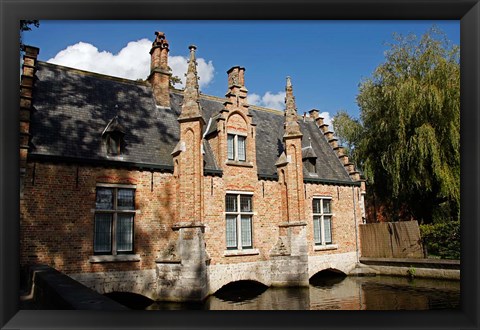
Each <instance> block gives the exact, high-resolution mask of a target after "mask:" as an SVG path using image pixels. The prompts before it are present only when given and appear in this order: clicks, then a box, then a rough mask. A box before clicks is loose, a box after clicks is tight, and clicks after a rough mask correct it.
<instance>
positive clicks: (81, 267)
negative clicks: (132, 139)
mask: <svg viewBox="0 0 480 330" xmlns="http://www.w3.org/2000/svg"><path fill="white" fill-rule="evenodd" d="M97 183H115V184H131V185H136V193H135V197H136V198H135V209H137V210H140V212H139V213H137V214H136V215H135V220H134V221H135V228H134V235H135V237H134V249H135V253H137V254H139V255H140V258H141V260H140V261H139V262H122V263H90V262H89V261H88V259H89V257H90V256H92V255H93V234H94V227H93V226H94V211H93V210H94V209H95V191H96V184H97ZM174 209H175V199H174V186H173V182H172V175H171V174H169V173H159V172H154V173H152V172H149V171H128V170H122V169H106V168H102V167H86V166H75V165H67V164H50V163H40V162H30V163H28V166H27V171H26V178H25V188H24V199H22V200H21V205H20V217H21V219H20V242H21V244H20V251H21V252H20V254H21V260H20V261H21V264H22V265H26V264H29V263H43V264H47V265H50V266H52V267H54V268H56V269H58V270H61V271H63V272H67V273H77V272H102V271H107V270H116V271H127V270H139V269H152V268H154V267H155V259H156V257H157V256H158V253H159V251H161V250H162V249H164V248H165V246H166V243H167V241H168V240H169V239H170V236H172V235H173V234H174V233H173V232H172V230H171V225H172V223H173V217H174V211H173V210H174Z"/></svg>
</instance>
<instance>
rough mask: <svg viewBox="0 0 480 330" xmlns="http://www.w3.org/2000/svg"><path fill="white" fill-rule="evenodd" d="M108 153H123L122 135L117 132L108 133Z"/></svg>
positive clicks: (116, 154)
mask: <svg viewBox="0 0 480 330" xmlns="http://www.w3.org/2000/svg"><path fill="white" fill-rule="evenodd" d="M106 143H107V154H108V155H109V156H118V155H121V154H122V135H121V134H118V133H117V132H113V133H110V134H107V139H106Z"/></svg>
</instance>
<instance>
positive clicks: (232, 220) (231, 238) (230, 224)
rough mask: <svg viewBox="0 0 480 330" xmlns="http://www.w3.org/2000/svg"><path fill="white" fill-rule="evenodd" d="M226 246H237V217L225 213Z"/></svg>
mask: <svg viewBox="0 0 480 330" xmlns="http://www.w3.org/2000/svg"><path fill="white" fill-rule="evenodd" d="M226 232H227V248H236V247H237V217H236V216H234V215H227V227H226Z"/></svg>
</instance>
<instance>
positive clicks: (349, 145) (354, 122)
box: [332, 110, 363, 168]
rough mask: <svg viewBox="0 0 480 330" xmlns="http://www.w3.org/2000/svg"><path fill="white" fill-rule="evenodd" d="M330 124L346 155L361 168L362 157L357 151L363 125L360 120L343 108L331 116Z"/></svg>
mask: <svg viewBox="0 0 480 330" xmlns="http://www.w3.org/2000/svg"><path fill="white" fill-rule="evenodd" d="M332 125H333V130H334V131H335V135H336V136H337V138H338V139H339V142H340V144H341V145H342V146H343V147H344V149H345V152H346V153H347V155H348V156H349V157H350V158H352V159H353V160H354V161H355V162H356V163H357V164H356V165H357V167H360V168H361V167H362V166H361V161H362V159H361V158H360V155H358V152H357V150H358V148H357V145H358V144H359V142H360V139H361V138H362V134H363V126H362V124H361V123H360V121H359V120H358V119H356V118H353V117H351V116H350V115H349V114H348V113H347V112H346V111H345V110H340V111H338V112H337V113H336V114H335V115H334V116H333V118H332Z"/></svg>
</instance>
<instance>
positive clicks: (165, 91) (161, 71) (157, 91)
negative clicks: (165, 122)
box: [147, 32, 172, 108]
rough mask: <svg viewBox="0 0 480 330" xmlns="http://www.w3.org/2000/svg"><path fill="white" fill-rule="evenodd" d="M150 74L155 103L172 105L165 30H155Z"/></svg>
mask: <svg viewBox="0 0 480 330" xmlns="http://www.w3.org/2000/svg"><path fill="white" fill-rule="evenodd" d="M150 56H151V62H150V75H149V76H148V79H147V80H148V82H149V83H150V85H151V86H152V89H153V96H154V98H155V103H156V104H157V105H158V106H160V107H166V108H169V107H170V93H169V88H170V77H171V76H172V73H171V72H170V69H169V68H168V41H167V39H165V34H164V33H163V32H155V41H154V42H153V43H152V49H151V50H150Z"/></svg>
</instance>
